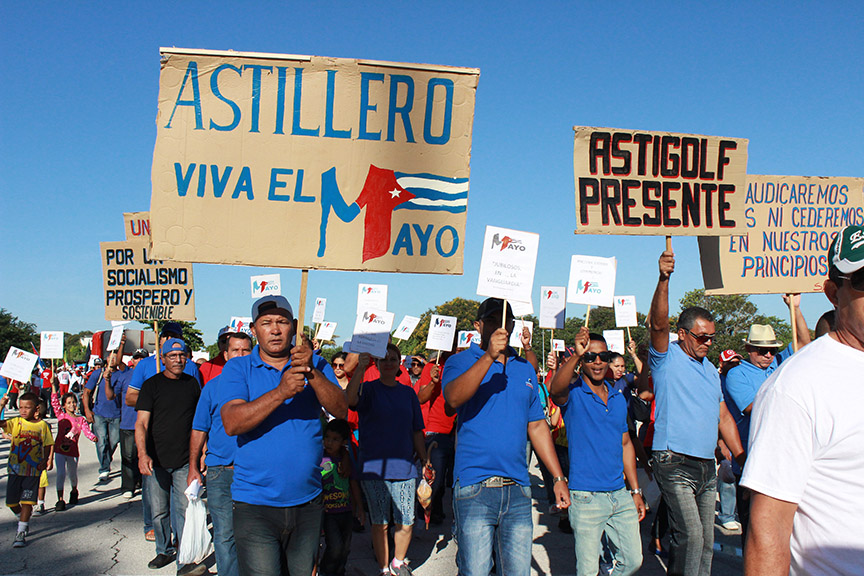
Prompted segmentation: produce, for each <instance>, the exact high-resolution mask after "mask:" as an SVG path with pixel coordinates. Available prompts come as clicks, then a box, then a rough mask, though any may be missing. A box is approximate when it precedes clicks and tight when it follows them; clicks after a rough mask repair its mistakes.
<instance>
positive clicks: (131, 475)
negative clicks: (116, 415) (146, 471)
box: [120, 430, 141, 492]
mask: <svg viewBox="0 0 864 576" xmlns="http://www.w3.org/2000/svg"><path fill="white" fill-rule="evenodd" d="M120 458H121V462H122V467H121V469H120V491H121V492H135V486H137V485H138V484H140V483H141V471H140V470H138V449H137V448H136V447H135V430H120Z"/></svg>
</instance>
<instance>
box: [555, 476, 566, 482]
mask: <svg viewBox="0 0 864 576" xmlns="http://www.w3.org/2000/svg"><path fill="white" fill-rule="evenodd" d="M558 482H564V483H565V484H566V483H567V477H566V476H556V477H555V478H553V479H552V484H557V483H558Z"/></svg>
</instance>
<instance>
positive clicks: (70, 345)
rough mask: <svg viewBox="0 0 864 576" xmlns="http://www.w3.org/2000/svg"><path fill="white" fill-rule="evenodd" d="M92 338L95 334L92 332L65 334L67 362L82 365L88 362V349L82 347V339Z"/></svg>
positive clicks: (64, 343)
mask: <svg viewBox="0 0 864 576" xmlns="http://www.w3.org/2000/svg"><path fill="white" fill-rule="evenodd" d="M91 336H93V332H91V331H90V330H82V331H81V332H78V333H77V334H70V333H66V334H65V336H64V337H63V350H64V351H65V352H66V361H67V362H74V363H81V362H86V361H87V358H86V355H87V348H86V347H85V346H82V345H81V339H82V338H89V337H91Z"/></svg>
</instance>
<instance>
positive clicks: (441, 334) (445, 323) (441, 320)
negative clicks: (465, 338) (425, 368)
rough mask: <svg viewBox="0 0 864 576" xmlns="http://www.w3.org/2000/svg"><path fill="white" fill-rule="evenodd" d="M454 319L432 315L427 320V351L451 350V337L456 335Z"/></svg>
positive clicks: (452, 317)
mask: <svg viewBox="0 0 864 576" xmlns="http://www.w3.org/2000/svg"><path fill="white" fill-rule="evenodd" d="M456 322H457V320H456V317H454V316H439V315H438V314H432V317H431V318H430V319H429V335H428V336H427V337H426V349H427V350H442V351H444V352H450V351H452V350H453V337H454V336H455V335H456Z"/></svg>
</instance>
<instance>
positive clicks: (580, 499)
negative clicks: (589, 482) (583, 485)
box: [570, 490, 594, 505]
mask: <svg viewBox="0 0 864 576" xmlns="http://www.w3.org/2000/svg"><path fill="white" fill-rule="evenodd" d="M592 500H594V494H592V493H591V492H583V491H581V490H571V491H570V503H571V504H576V505H580V504H581V505H585V504H590V503H591V501H592Z"/></svg>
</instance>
